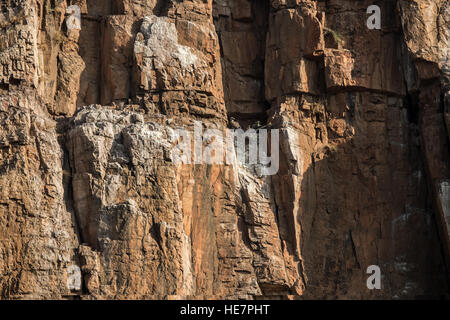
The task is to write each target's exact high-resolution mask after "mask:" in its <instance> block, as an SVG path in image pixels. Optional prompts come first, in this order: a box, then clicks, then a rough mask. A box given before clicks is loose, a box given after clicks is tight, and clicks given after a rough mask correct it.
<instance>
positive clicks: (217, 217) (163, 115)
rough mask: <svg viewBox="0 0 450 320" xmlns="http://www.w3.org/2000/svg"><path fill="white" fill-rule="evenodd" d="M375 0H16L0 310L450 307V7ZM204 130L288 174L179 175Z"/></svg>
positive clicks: (11, 5)
mask: <svg viewBox="0 0 450 320" xmlns="http://www.w3.org/2000/svg"><path fill="white" fill-rule="evenodd" d="M372 4H374V3H373V2H372V1H369V0H364V1H357V2H355V1H350V0H332V1H312V0H311V1H307V0H305V1H302V0H272V1H256V0H255V1H251V0H215V1H212V0H189V1H188V0H185V1H180V0H167V1H162V0H154V1H150V0H148V1H145V0H133V1H130V0H113V1H106V0H102V1H99V0H92V1H91V0H74V1H62V0H54V1H49V0H3V1H2V3H1V6H0V8H1V13H0V63H1V68H0V122H1V124H2V127H1V128H0V297H1V298H3V299H26V298H40V299H43V298H56V299H63V298H69V299H70V298H80V297H81V298H83V299H104V298H107V299H125V298H126V299H173V298H191V297H195V298H208V299H211V298H227V299H236V298H244V299H255V298H292V299H296V298H324V299H332V298H418V297H427V298H437V297H443V296H446V295H448V285H449V284H448V279H449V273H448V270H449V267H448V266H449V265H450V256H449V253H450V242H449V235H450V233H449V232H450V203H449V201H450V168H449V164H450V161H449V157H450V152H449V138H450V130H449V128H450V116H449V101H450V87H449V74H450V65H449V60H448V59H449V50H450V49H449V44H448V41H449V21H448V19H449V18H448V17H449V16H450V14H449V10H450V6H449V2H448V1H444V0H435V1H431V0H413V1H411V0H409V1H403V0H398V1H396V0H389V1H383V2H379V3H377V4H378V5H379V6H380V7H381V9H382V11H381V15H382V28H381V30H370V29H368V28H367V26H366V20H367V17H368V15H367V14H366V9H367V7H368V6H370V5H372ZM69 5H77V6H78V7H79V8H80V10H81V29H80V30H77V29H68V28H67V26H66V24H65V19H66V18H67V17H68V14H66V9H67V7H68V6H69ZM194 121H201V122H202V124H203V127H204V128H213V129H216V130H218V131H219V132H225V130H226V129H227V128H239V127H241V128H243V129H247V128H248V127H253V128H271V129H279V130H280V131H279V132H280V167H279V170H278V172H277V173H276V174H275V175H271V176H263V175H261V174H259V170H258V168H257V167H255V166H246V165H242V164H240V163H239V162H237V161H233V163H231V164H227V165H219V164H212V165H209V164H206V163H198V164H178V163H174V162H173V161H172V158H171V157H170V152H171V149H172V147H173V137H174V132H175V130H176V129H177V128H180V127H188V128H192V127H193V125H194ZM370 265H378V266H379V267H380V269H381V272H382V289H381V290H369V289H368V288H367V286H366V279H367V277H368V275H367V274H366V269H367V267H368V266H370ZM73 266H78V267H79V268H80V270H81V274H82V286H81V289H80V290H71V289H70V288H69V287H68V285H67V281H68V279H69V278H70V277H71V276H72V274H71V273H70V271H69V270H71V269H70V268H71V267H73Z"/></svg>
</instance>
